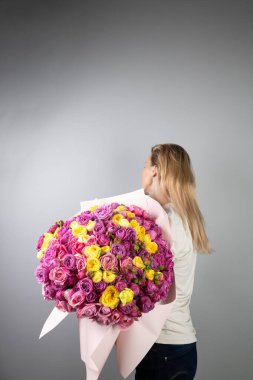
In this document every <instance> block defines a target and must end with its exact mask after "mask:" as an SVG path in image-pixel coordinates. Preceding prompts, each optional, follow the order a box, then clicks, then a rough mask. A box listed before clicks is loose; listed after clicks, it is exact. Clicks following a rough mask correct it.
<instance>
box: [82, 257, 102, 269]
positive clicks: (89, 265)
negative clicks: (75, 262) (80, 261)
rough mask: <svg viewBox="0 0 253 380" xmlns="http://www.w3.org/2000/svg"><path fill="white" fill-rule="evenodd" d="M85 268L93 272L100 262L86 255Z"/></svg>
mask: <svg viewBox="0 0 253 380" xmlns="http://www.w3.org/2000/svg"><path fill="white" fill-rule="evenodd" d="M86 268H87V270H88V271H91V272H95V271H97V270H99V269H100V268H101V262H100V261H99V260H98V259H97V258H96V257H88V259H87V263H86Z"/></svg>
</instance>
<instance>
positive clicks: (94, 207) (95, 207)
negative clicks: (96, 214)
mask: <svg viewBox="0 0 253 380" xmlns="http://www.w3.org/2000/svg"><path fill="white" fill-rule="evenodd" d="M98 206H99V205H94V206H91V207H90V208H89V209H88V210H89V211H95V210H96V209H97V208H98Z"/></svg>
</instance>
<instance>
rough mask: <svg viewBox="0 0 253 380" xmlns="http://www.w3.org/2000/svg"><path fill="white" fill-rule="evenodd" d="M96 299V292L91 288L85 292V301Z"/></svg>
mask: <svg viewBox="0 0 253 380" xmlns="http://www.w3.org/2000/svg"><path fill="white" fill-rule="evenodd" d="M96 299H97V293H96V292H95V290H92V291H91V292H90V293H88V294H86V302H89V303H90V302H95V301H96Z"/></svg>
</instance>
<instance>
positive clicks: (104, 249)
mask: <svg viewBox="0 0 253 380" xmlns="http://www.w3.org/2000/svg"><path fill="white" fill-rule="evenodd" d="M101 250H102V253H103V252H109V251H110V250H111V247H110V246H109V245H103V246H102V247H101Z"/></svg>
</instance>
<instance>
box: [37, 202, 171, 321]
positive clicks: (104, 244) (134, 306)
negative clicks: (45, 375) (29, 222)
mask: <svg viewBox="0 0 253 380" xmlns="http://www.w3.org/2000/svg"><path fill="white" fill-rule="evenodd" d="M161 235H162V231H161V228H160V227H159V226H158V224H156V223H155V221H154V220H153V219H152V217H151V216H150V215H149V214H148V213H147V212H146V211H145V210H144V209H142V208H140V207H138V206H136V205H131V206H126V205H124V204H119V203H117V202H114V203H109V204H102V205H100V206H99V205H94V206H92V207H90V208H89V209H88V210H86V211H83V212H82V213H81V214H79V215H78V216H75V217H72V218H71V219H69V220H67V221H66V222H65V223H64V222H63V221H59V222H56V223H55V224H54V225H53V226H52V227H51V228H50V229H49V230H48V231H47V232H46V233H45V234H43V235H42V236H40V238H39V241H38V244H37V250H38V254H37V256H38V258H39V259H40V265H39V266H38V267H37V268H36V277H37V279H38V281H39V282H40V283H42V284H43V296H44V299H46V300H52V299H54V300H56V307H58V308H59V309H61V310H63V311H76V314H77V317H78V318H82V317H88V318H90V319H93V320H95V321H96V322H98V323H102V324H105V325H108V324H116V323H118V324H119V325H120V327H122V328H127V327H129V326H130V325H131V324H132V323H133V322H134V321H135V320H136V321H137V320H138V319H139V318H140V317H141V316H142V313H147V312H149V311H150V310H152V309H153V308H154V307H155V303H156V302H158V301H159V300H161V299H165V298H166V297H167V295H168V291H169V288H170V285H171V283H172V274H173V272H172V269H173V265H174V263H173V260H172V259H173V254H172V252H171V251H170V249H169V246H168V244H167V242H166V241H165V240H164V239H163V238H162V237H161Z"/></svg>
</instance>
